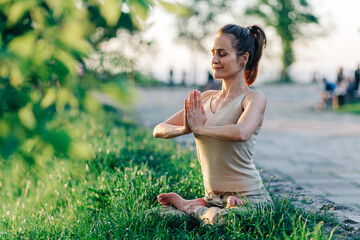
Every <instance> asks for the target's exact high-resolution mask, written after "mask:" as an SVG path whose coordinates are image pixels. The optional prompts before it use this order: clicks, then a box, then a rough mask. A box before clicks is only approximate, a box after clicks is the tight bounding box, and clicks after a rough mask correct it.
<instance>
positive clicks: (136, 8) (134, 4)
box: [129, 0, 148, 29]
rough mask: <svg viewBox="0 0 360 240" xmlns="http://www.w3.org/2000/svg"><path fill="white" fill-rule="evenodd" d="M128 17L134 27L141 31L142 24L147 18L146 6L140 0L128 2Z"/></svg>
mask: <svg viewBox="0 0 360 240" xmlns="http://www.w3.org/2000/svg"><path fill="white" fill-rule="evenodd" d="M129 8H130V16H131V20H132V21H133V23H134V25H135V26H136V27H137V28H138V29H142V27H143V25H144V22H145V21H146V19H147V17H148V5H146V4H145V3H144V2H143V1H140V0H130V1H129Z"/></svg>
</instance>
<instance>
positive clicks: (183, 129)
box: [153, 109, 191, 139]
mask: <svg viewBox="0 0 360 240" xmlns="http://www.w3.org/2000/svg"><path fill="white" fill-rule="evenodd" d="M185 117H186V116H185V112H184V109H182V110H180V111H179V112H177V113H175V114H174V115H173V116H171V117H170V118H169V119H167V120H166V121H164V122H162V123H159V124H158V125H157V126H156V127H155V128H154V130H153V135H154V137H156V138H165V139H168V138H174V137H177V136H181V135H184V134H189V133H191V130H190V129H189V128H188V127H187V124H186V120H184V119H185Z"/></svg>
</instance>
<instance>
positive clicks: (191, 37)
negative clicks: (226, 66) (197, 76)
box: [177, 0, 234, 72]
mask: <svg viewBox="0 0 360 240" xmlns="http://www.w3.org/2000/svg"><path fill="white" fill-rule="evenodd" d="M233 3H234V0H208V1H205V0H191V1H188V2H187V3H185V4H186V6H187V7H188V8H189V9H191V12H190V14H189V15H188V16H186V17H180V18H177V31H178V37H179V38H178V40H179V42H180V43H184V44H186V45H188V46H189V47H190V49H191V53H192V58H193V59H192V61H193V64H192V66H193V67H194V72H195V71H196V55H195V54H196V53H207V52H209V49H208V46H206V44H205V43H206V42H205V41H206V40H207V39H208V38H209V37H212V36H213V34H214V31H216V30H217V29H214V25H215V23H219V22H222V20H221V19H222V18H223V17H224V16H225V17H226V18H227V19H228V18H229V16H230V17H231V16H232V12H231V11H232V5H233Z"/></svg>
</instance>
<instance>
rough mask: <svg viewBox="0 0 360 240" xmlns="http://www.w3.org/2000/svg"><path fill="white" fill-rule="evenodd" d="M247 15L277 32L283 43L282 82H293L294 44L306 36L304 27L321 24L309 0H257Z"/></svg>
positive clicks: (247, 11) (248, 9)
mask: <svg viewBox="0 0 360 240" xmlns="http://www.w3.org/2000/svg"><path fill="white" fill-rule="evenodd" d="M246 14H247V15H253V16H257V17H259V18H261V19H262V20H263V21H264V23H265V25H267V26H270V27H273V28H274V29H275V30H276V33H277V34H278V35H279V37H280V38H281V43H282V57H281V60H282V65H283V67H282V70H281V79H280V81H283V82H291V76H290V74H289V68H290V66H291V65H292V64H293V63H294V61H295V56H294V50H293V44H294V42H295V41H296V39H298V37H300V36H303V35H304V33H303V28H302V27H303V26H305V25H308V24H318V23H319V21H318V18H317V17H316V16H315V15H314V13H313V12H312V8H311V6H310V5H309V3H308V2H307V0H257V3H256V4H255V5H254V6H251V7H249V8H247V10H246Z"/></svg>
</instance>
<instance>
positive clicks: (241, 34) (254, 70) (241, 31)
mask: <svg viewBox="0 0 360 240" xmlns="http://www.w3.org/2000/svg"><path fill="white" fill-rule="evenodd" d="M222 33H226V34H230V35H232V36H234V38H233V41H232V45H233V47H234V49H235V50H236V54H237V56H238V57H240V56H242V55H243V54H244V53H246V52H248V53H249V58H248V61H247V63H246V66H245V81H246V84H247V85H248V86H250V85H251V84H253V83H254V82H255V80H256V77H257V74H258V70H259V61H260V59H261V56H262V52H263V49H264V47H265V46H266V36H265V32H264V31H263V30H262V29H261V28H260V27H259V26H257V25H253V26H248V27H246V28H244V27H241V26H239V25H234V24H228V25H225V26H224V27H222V28H221V29H220V30H219V31H218V34H222Z"/></svg>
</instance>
